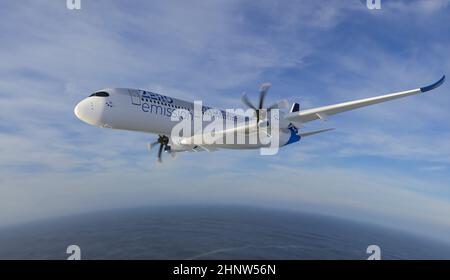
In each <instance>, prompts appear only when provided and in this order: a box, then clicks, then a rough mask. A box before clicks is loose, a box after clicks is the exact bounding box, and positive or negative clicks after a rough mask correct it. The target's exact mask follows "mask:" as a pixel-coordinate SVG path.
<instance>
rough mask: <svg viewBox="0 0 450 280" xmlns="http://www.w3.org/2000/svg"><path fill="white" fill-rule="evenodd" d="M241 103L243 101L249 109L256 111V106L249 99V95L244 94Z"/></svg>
mask: <svg viewBox="0 0 450 280" xmlns="http://www.w3.org/2000/svg"><path fill="white" fill-rule="evenodd" d="M241 101H242V103H244V104H245V105H247V106H248V107H250V108H252V109H253V110H256V107H255V105H253V103H252V102H251V101H250V99H249V98H248V96H247V94H246V93H245V92H244V93H242V96H241Z"/></svg>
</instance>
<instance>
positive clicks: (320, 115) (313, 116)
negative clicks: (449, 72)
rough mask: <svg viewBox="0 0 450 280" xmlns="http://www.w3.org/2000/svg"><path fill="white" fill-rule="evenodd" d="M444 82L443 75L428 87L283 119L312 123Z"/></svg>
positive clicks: (332, 106) (414, 92) (288, 115)
mask: <svg viewBox="0 0 450 280" xmlns="http://www.w3.org/2000/svg"><path fill="white" fill-rule="evenodd" d="M444 81H445V75H444V76H442V78H441V79H440V80H439V81H437V82H435V83H434V84H431V85H429V86H425V87H421V88H417V89H412V90H406V91H400V92H395V93H390V94H385V95H380V96H376V97H371V98H365V99H359V100H354V101H348V102H344V103H339V104H334V105H328V106H323V107H318V108H312V109H306V110H300V111H298V112H292V113H289V114H286V115H285V119H286V120H287V121H290V122H297V123H305V122H310V121H314V120H317V119H321V120H326V119H327V117H328V116H330V115H334V114H338V113H342V112H346V111H350V110H353V109H357V108H361V107H365V106H369V105H373V104H377V103H381V102H386V101H389V100H393V99H397V98H402V97H406V96H410V95H415V94H419V93H424V92H427V91H430V90H433V89H435V88H437V87H439V86H440V85H442V84H443V83H444Z"/></svg>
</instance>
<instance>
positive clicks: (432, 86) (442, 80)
mask: <svg viewBox="0 0 450 280" xmlns="http://www.w3.org/2000/svg"><path fill="white" fill-rule="evenodd" d="M444 81H445V75H444V76H442V78H441V79H440V80H439V81H437V82H436V83H434V84H432V85H429V86H426V87H421V88H420V91H421V92H426V91H430V90H433V89H435V88H437V87H439V86H440V85H442V84H443V83H444Z"/></svg>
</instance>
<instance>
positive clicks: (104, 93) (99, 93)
mask: <svg viewBox="0 0 450 280" xmlns="http://www.w3.org/2000/svg"><path fill="white" fill-rule="evenodd" d="M91 96H100V97H108V96H109V93H107V92H106V91H99V92H94V93H93V94H91V95H89V97H91Z"/></svg>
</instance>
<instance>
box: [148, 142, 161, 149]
mask: <svg viewBox="0 0 450 280" xmlns="http://www.w3.org/2000/svg"><path fill="white" fill-rule="evenodd" d="M158 144H159V141H155V142H153V143H148V144H147V149H148V150H149V151H150V150H151V149H153V148H154V147H155V146H156V145H158Z"/></svg>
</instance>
